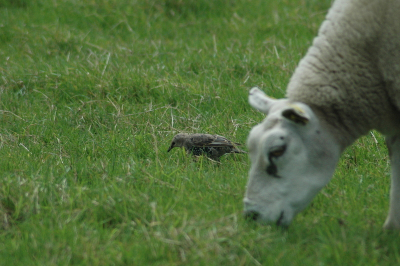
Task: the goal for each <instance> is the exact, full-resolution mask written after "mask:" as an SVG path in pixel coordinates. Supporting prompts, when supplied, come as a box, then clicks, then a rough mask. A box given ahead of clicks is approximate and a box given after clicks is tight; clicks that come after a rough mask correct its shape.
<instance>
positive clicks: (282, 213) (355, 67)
mask: <svg viewBox="0 0 400 266" xmlns="http://www.w3.org/2000/svg"><path fill="white" fill-rule="evenodd" d="M399 14H400V1H398V0H396V1H393V0H336V1H335V2H334V3H333V5H332V7H331V8H330V10H329V11H328V14H327V16H326V19H325V20H324V22H323V23H322V25H321V27H320V29H319V31H318V35H317V37H315V38H314V40H313V44H312V46H311V47H310V48H309V49H308V51H307V53H306V55H305V56H304V58H303V59H302V60H301V61H300V63H299V65H298V66H297V68H296V69H295V71H294V73H293V75H292V77H291V79H290V81H289V84H288V87H287V93H286V98H285V99H278V100H276V99H272V98H269V97H268V96H266V95H265V94H264V93H263V92H262V91H261V90H259V89H258V88H253V89H251V90H250V94H249V103H250V105H251V106H252V107H254V108H256V109H257V110H259V111H261V112H263V113H265V114H267V117H266V118H265V120H264V121H263V122H261V123H260V124H259V125H257V126H255V127H254V128H252V130H251V131H250V133H249V136H248V141H247V145H248V148H249V155H250V161H251V167H250V170H249V179H248V183H247V188H246V194H245V197H244V200H243V201H244V216H245V217H246V218H248V219H253V220H256V221H259V222H262V223H276V224H277V225H280V226H284V227H287V226H288V225H289V224H290V223H291V221H292V220H293V218H294V217H295V215H296V214H298V213H299V212H300V211H301V210H303V209H304V208H305V207H306V206H307V205H308V204H309V203H310V202H311V200H312V199H313V198H314V196H315V195H316V194H317V193H318V192H319V191H320V190H321V189H322V188H323V187H324V186H325V185H326V184H327V183H328V182H329V181H330V179H331V177H332V176H333V173H334V170H335V167H336V165H337V162H338V160H339V157H340V155H341V153H342V152H343V151H344V149H345V148H346V147H348V146H349V145H351V144H352V143H353V142H354V141H355V140H356V139H357V138H359V137H360V136H362V135H365V134H367V133H368V132H369V131H370V130H373V129H375V130H378V131H379V132H381V133H382V134H383V135H385V138H386V144H387V147H388V149H389V156H390V161H391V166H392V170H391V171H392V172H391V190H390V206H389V213H388V216H387V218H386V221H385V223H384V228H385V229H400V17H399Z"/></svg>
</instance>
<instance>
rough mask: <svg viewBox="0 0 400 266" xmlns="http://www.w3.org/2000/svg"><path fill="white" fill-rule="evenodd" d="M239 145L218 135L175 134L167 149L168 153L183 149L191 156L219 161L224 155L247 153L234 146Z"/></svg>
mask: <svg viewBox="0 0 400 266" xmlns="http://www.w3.org/2000/svg"><path fill="white" fill-rule="evenodd" d="M239 145H241V144H239V143H234V142H232V141H230V140H228V139H227V138H225V137H223V136H220V135H211V134H201V133H197V134H187V133H179V134H177V135H176V136H175V137H174V138H173V139H172V142H171V145H170V146H169V148H168V152H169V151H170V150H172V149H173V148H175V147H184V148H185V150H186V152H187V153H191V154H193V155H196V156H199V155H206V156H207V157H209V158H210V159H213V160H215V161H219V158H220V157H221V156H222V155H224V154H226V153H247V152H245V151H242V150H240V149H238V148H236V146H239Z"/></svg>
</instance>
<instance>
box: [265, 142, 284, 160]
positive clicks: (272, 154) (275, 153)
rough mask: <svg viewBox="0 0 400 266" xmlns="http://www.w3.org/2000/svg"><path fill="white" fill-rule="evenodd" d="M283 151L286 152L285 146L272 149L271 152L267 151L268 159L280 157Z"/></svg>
mask: <svg viewBox="0 0 400 266" xmlns="http://www.w3.org/2000/svg"><path fill="white" fill-rule="evenodd" d="M285 151H286V145H282V146H276V147H272V148H271V150H270V151H269V154H268V155H269V156H268V157H275V158H276V157H280V156H282V155H283V154H284V153H285Z"/></svg>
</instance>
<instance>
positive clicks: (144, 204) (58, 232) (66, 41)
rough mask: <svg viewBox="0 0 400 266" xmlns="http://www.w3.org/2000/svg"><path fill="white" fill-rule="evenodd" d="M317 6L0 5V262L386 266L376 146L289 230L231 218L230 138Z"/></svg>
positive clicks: (286, 71)
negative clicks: (251, 92)
mask: <svg viewBox="0 0 400 266" xmlns="http://www.w3.org/2000/svg"><path fill="white" fill-rule="evenodd" d="M330 2H331V1H330V0H323V1H316V0H312V1H304V0H297V1H279V0H272V1H265V0H255V1H247V0H237V1H232V0H215V1H208V0H133V1H127V0H37V1H26V0H0V125H1V126H0V265H395V264H399V263H400V244H399V243H400V235H399V233H398V232H385V231H383V230H382V229H381V226H382V224H383V222H384V219H385V217H386V213H387V209H388V197H389V195H388V192H389V182H390V179H389V172H390V169H389V168H390V167H389V163H388V157H387V150H386V147H385V146H384V140H383V137H382V136H381V135H379V134H378V133H375V136H376V138H377V141H378V142H377V143H375V141H374V138H372V137H371V136H366V137H364V138H362V139H360V140H359V141H358V142H357V143H355V144H354V145H353V146H352V147H350V148H349V149H348V150H347V151H346V152H345V154H344V155H343V156H342V160H341V161H340V164H339V166H338V169H337V171H336V174H335V176H334V178H333V180H332V182H331V183H330V184H329V185H328V186H327V187H326V188H325V189H323V191H322V192H321V193H320V194H319V195H318V196H317V197H316V198H315V199H314V201H313V202H312V204H311V206H310V207H308V208H307V209H306V210H305V211H304V212H302V213H301V214H299V215H298V216H297V217H296V218H295V220H294V222H293V224H292V226H291V227H290V228H289V229H288V230H287V231H282V230H280V229H279V228H276V227H274V226H262V225H258V224H254V223H249V222H246V221H244V220H243V219H242V216H241V212H242V198H243V195H244V191H245V185H246V181H247V171H248V169H249V161H248V158H247V156H243V155H237V156H225V157H223V158H222V163H221V165H216V164H214V163H213V162H211V161H209V160H206V159H204V158H203V159H200V160H199V161H198V162H195V161H193V159H192V158H190V157H187V156H186V155H185V153H184V152H183V151H182V150H178V149H174V150H172V151H171V152H170V153H167V152H166V150H167V148H168V146H169V144H170V141H171V139H172V137H173V135H174V134H175V133H177V132H207V133H218V134H221V135H224V136H226V137H228V138H230V139H232V140H234V141H237V142H241V143H245V141H246V137H247V134H248V132H249V130H250V129H251V127H253V126H254V125H256V124H257V123H259V122H260V121H261V120H262V118H263V115H262V114H260V113H258V112H256V111H255V110H253V109H252V108H251V107H250V106H249V105H248V103H247V92H248V89H249V88H250V87H252V86H256V85H257V86H259V87H261V88H263V89H264V90H265V91H267V92H268V94H269V95H271V96H274V97H276V98H279V97H283V96H284V93H285V87H286V84H287V82H288V80H289V78H290V75H291V73H292V72H293V70H294V68H295V67H296V65H297V63H298V61H299V60H300V59H301V57H302V56H303V55H304V54H305V52H306V50H307V48H308V47H309V45H310V44H311V41H312V38H313V36H315V35H316V33H317V30H318V26H319V25H320V23H321V21H322V20H323V18H324V16H325V14H326V11H327V9H328V8H329V6H330Z"/></svg>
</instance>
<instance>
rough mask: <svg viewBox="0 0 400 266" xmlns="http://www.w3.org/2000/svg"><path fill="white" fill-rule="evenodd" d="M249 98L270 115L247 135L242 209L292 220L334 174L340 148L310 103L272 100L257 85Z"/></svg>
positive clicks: (260, 217)
mask: <svg viewBox="0 0 400 266" xmlns="http://www.w3.org/2000/svg"><path fill="white" fill-rule="evenodd" d="M249 102H250V104H251V105H252V106H253V107H254V108H256V109H258V110H259V111H261V112H263V113H265V114H267V115H268V116H267V117H266V118H265V120H264V121H263V122H262V123H260V124H259V125H257V126H255V127H254V128H253V129H252V130H251V132H250V134H249V137H248V143H247V145H248V148H249V154H250V160H251V168H250V172H249V180H248V184H247V191H246V196H245V198H244V215H245V217H247V218H250V219H253V220H257V221H260V222H266V223H271V222H272V223H276V224H278V225H283V226H288V225H289V224H290V222H291V221H292V219H293V218H294V216H295V215H296V214H297V213H298V212H300V211H301V210H302V209H304V208H305V207H306V206H307V205H308V204H309V203H310V202H311V200H312V199H313V198H314V196H315V195H316V194H317V193H318V192H319V191H320V190H321V189H322V188H323V187H324V186H325V185H326V184H327V183H328V182H329V180H330V179H331V177H332V175H333V172H334V169H335V166H336V163H337V161H338V158H339V154H340V152H339V148H338V147H337V145H335V144H334V141H333V138H332V137H331V135H330V134H329V132H327V130H325V129H324V128H323V127H322V126H321V123H320V122H319V121H318V118H317V117H316V116H315V114H314V113H313V111H312V110H311V108H310V107H308V106H307V105H306V104H303V103H299V102H290V101H289V100H287V99H281V100H274V99H271V98H268V97H267V96H266V95H265V94H264V93H263V92H262V91H261V90H259V89H258V88H253V89H252V90H251V91H250V95H249Z"/></svg>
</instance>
